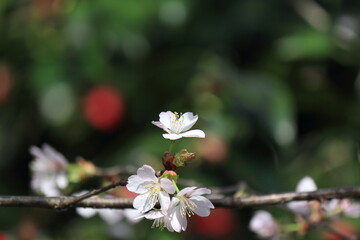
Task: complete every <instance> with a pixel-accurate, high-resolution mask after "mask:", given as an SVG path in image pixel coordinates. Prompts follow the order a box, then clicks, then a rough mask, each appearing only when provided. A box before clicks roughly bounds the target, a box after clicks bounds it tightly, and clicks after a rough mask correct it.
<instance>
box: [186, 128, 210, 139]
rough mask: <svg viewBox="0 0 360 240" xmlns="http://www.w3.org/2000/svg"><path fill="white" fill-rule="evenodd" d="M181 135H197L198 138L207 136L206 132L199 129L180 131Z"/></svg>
mask: <svg viewBox="0 0 360 240" xmlns="http://www.w3.org/2000/svg"><path fill="white" fill-rule="evenodd" d="M180 135H181V136H182V137H196V138H204V137H205V133H204V132H203V131H201V130H198V129H196V130H190V131H187V132H183V133H180Z"/></svg>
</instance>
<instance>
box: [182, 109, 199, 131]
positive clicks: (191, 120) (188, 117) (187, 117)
mask: <svg viewBox="0 0 360 240" xmlns="http://www.w3.org/2000/svg"><path fill="white" fill-rule="evenodd" d="M181 118H183V126H182V128H181V132H184V131H187V130H189V129H190V128H192V126H194V124H195V123H196V121H197V120H198V118H199V117H198V115H195V116H194V114H193V113H192V112H186V113H184V114H183V115H181Z"/></svg>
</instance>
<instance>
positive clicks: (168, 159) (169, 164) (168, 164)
mask: <svg viewBox="0 0 360 240" xmlns="http://www.w3.org/2000/svg"><path fill="white" fill-rule="evenodd" d="M174 160H175V158H174V156H173V155H172V154H171V153H169V152H165V153H164V156H163V157H162V163H163V165H164V167H165V169H166V170H176V166H175V165H174Z"/></svg>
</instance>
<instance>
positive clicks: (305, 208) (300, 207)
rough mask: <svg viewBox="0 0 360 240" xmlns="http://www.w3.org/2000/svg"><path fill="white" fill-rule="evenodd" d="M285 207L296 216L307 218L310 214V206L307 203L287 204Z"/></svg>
mask: <svg viewBox="0 0 360 240" xmlns="http://www.w3.org/2000/svg"><path fill="white" fill-rule="evenodd" d="M286 206H287V207H288V208H289V209H290V210H291V211H292V212H294V213H296V214H298V215H302V216H307V215H309V214H310V205H309V203H308V202H307V201H296V202H289V203H287V204H286Z"/></svg>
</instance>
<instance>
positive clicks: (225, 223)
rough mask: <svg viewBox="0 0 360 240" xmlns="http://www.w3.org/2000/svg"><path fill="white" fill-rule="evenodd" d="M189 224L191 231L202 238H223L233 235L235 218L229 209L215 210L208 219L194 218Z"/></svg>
mask: <svg viewBox="0 0 360 240" xmlns="http://www.w3.org/2000/svg"><path fill="white" fill-rule="evenodd" d="M190 224H191V229H193V231H195V232H197V233H199V234H201V235H203V236H206V237H211V238H224V237H229V236H231V235H232V234H233V233H234V230H235V226H236V216H235V214H234V213H233V212H232V211H231V210H230V209H225V208H216V209H213V210H211V213H210V216H208V217H199V216H194V217H193V219H191V222H190Z"/></svg>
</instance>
